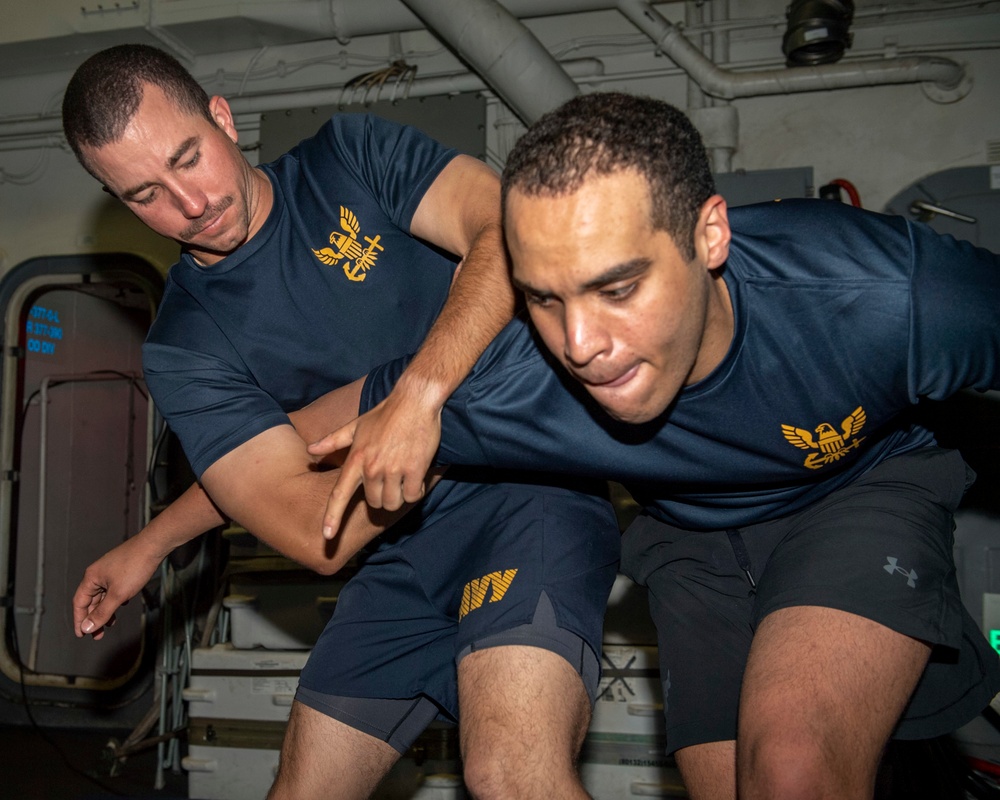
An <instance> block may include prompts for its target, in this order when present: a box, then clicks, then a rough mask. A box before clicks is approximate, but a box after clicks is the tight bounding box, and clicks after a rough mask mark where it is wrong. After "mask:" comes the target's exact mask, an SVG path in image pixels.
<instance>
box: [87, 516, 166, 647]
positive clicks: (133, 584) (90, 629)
mask: <svg viewBox="0 0 1000 800" xmlns="http://www.w3.org/2000/svg"><path fill="white" fill-rule="evenodd" d="M162 560H163V556H162V555H160V554H159V553H158V552H156V551H151V550H150V548H149V547H147V546H146V543H145V542H144V541H143V539H142V537H140V536H133V537H132V538H131V539H128V540H126V541H125V542H123V543H122V544H120V545H118V547H116V548H115V549H114V550H111V551H110V552H108V553H105V554H104V555H103V556H101V557H100V558H99V559H98V560H97V561H95V562H94V563H93V564H91V565H90V566H89V567H87V570H86V572H84V574H83V580H82V581H81V582H80V585H79V586H78V587H77V590H76V593H75V594H74V595H73V628H74V630H75V632H76V635H77V637H81V636H86V635H87V634H88V633H89V634H90V635H92V636H93V637H94V639H102V638H103V637H104V632H105V629H106V628H109V627H111V626H112V625H114V624H115V612H116V611H117V610H118V609H119V608H120V607H121V606H123V605H125V604H126V603H127V602H128V601H129V600H131V599H132V598H133V597H135V596H136V595H137V594H138V593H139V592H140V591H142V587H144V586H145V585H146V584H147V583H148V582H149V579H150V578H152V577H153V575H154V573H155V572H156V570H157V568H158V567H159V566H160V562H161V561H162Z"/></svg>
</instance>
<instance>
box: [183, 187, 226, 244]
mask: <svg viewBox="0 0 1000 800" xmlns="http://www.w3.org/2000/svg"><path fill="white" fill-rule="evenodd" d="M233 202H234V200H233V196H232V195H226V196H225V197H223V198H222V199H221V200H219V202H217V203H213V204H212V205H210V206H207V207H206V208H205V210H204V211H203V212H202V214H201V216H200V217H198V219H196V220H195V221H194V222H192V223H191V224H190V225H189V226H188V227H187V228H185V229H184V231H183V232H182V233H181V238H182V239H191V238H193V237H195V236H197V235H198V234H199V233H201V232H202V231H203V230H205V228H207V227H208V226H209V225H211V224H212V223H213V222H214V221H215V219H216V218H217V217H218V216H219V215H220V214H222V212H223V211H225V210H226V209H227V208H229V207H230V206H231V205H232V204H233Z"/></svg>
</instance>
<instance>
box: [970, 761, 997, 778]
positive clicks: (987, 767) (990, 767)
mask: <svg viewBox="0 0 1000 800" xmlns="http://www.w3.org/2000/svg"><path fill="white" fill-rule="evenodd" d="M965 760H966V762H967V763H968V765H969V766H970V767H972V768H973V769H974V770H978V771H979V772H985V773H986V774H987V775H992V776H993V777H994V778H1000V764H994V763H993V762H992V761H984V760H983V759H981V758H973V757H972V756H966V758H965Z"/></svg>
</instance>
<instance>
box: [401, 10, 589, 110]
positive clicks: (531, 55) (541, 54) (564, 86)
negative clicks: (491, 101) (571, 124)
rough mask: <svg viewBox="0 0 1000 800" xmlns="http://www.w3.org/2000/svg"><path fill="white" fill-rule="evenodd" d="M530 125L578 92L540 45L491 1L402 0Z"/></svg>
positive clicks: (521, 25) (515, 20)
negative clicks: (443, 1) (443, 0)
mask: <svg viewBox="0 0 1000 800" xmlns="http://www.w3.org/2000/svg"><path fill="white" fill-rule="evenodd" d="M403 2H404V3H406V5H407V6H408V7H409V8H410V9H411V10H412V11H413V13H414V14H416V15H417V16H418V17H420V19H421V20H423V21H424V22H425V23H426V24H427V27H428V29H430V30H431V31H433V32H434V33H435V34H437V35H438V36H439V37H440V38H441V39H443V40H444V42H445V44H447V45H448V47H449V49H451V50H452V51H453V52H454V53H455V54H456V55H457V56H458V57H459V58H461V59H462V60H463V61H464V62H465V63H466V64H468V65H470V66H471V67H472V68H473V69H474V70H475V71H476V73H477V74H478V75H479V76H480V77H481V78H482V79H483V80H484V81H485V82H486V83H487V85H488V86H489V87H490V89H492V90H493V92H494V93H495V94H497V95H498V96H499V97H500V99H501V100H503V101H504V102H505V103H506V104H507V105H508V106H509V107H510V109H511V110H512V111H513V112H514V113H515V114H517V116H518V117H519V118H520V119H521V121H522V122H523V123H524V124H525V125H530V124H531V123H532V122H534V121H535V120H536V119H538V118H539V117H540V116H541V115H542V114H544V113H545V112H546V111H551V110H552V109H553V108H555V107H556V106H559V105H562V104H563V103H564V102H566V101H567V100H569V99H571V98H573V97H576V96H577V95H578V94H579V93H580V90H579V89H578V88H577V85H576V83H575V82H574V81H573V79H572V78H571V77H570V76H569V75H567V74H566V72H565V71H564V70H563V69H562V67H561V66H560V65H559V62H558V61H556V59H555V57H554V56H553V55H552V54H551V53H550V52H549V51H548V50H546V49H545V46H544V45H543V44H542V43H541V42H540V41H538V39H536V38H535V36H534V34H532V33H531V31H529V30H528V29H527V28H526V27H524V25H523V24H522V23H521V21H520V20H519V19H518V18H517V17H515V16H514V15H513V14H511V13H510V12H509V11H508V10H507V9H505V8H504V7H503V6H501V5H500V4H499V3H498V2H496V0H462V2H461V3H442V2H441V1H440V0H403Z"/></svg>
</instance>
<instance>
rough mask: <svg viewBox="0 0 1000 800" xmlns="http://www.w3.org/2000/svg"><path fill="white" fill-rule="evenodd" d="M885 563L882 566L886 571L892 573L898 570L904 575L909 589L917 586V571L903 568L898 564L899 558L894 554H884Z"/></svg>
mask: <svg viewBox="0 0 1000 800" xmlns="http://www.w3.org/2000/svg"><path fill="white" fill-rule="evenodd" d="M885 560H886V562H887V563H886V565H885V566H884V567H882V569H884V570H885V571H886V572H888V573H889V574H890V575H892V574H893V573H894V572H898V573H899V574H900V575H905V576H906V585H907V586H909V587H910V588H911V589H916V588H917V572H916V570H912V569H911V570H905V569H903V568H902V567H901V566H899V559H897V558H895V557H894V556H886V557H885Z"/></svg>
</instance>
